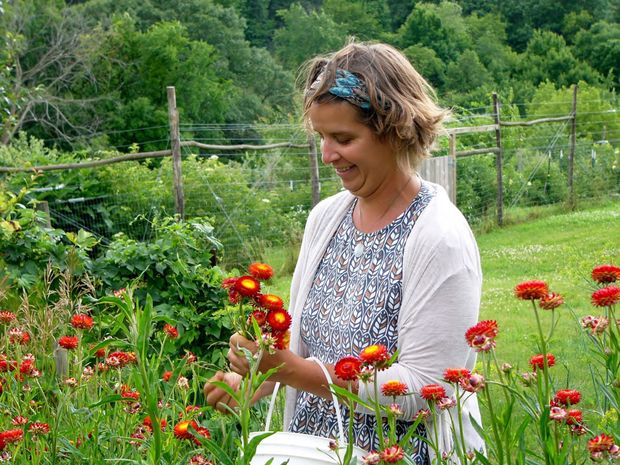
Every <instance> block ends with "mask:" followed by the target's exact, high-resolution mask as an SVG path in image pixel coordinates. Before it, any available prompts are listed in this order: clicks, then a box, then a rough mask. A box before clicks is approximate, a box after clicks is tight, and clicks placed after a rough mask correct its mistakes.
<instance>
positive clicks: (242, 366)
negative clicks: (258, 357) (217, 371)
mask: <svg viewBox="0 0 620 465" xmlns="http://www.w3.org/2000/svg"><path fill="white" fill-rule="evenodd" d="M228 344H229V346H230V348H229V349H228V354H227V355H226V357H227V358H228V362H229V366H230V369H231V371H233V372H235V373H238V374H239V375H241V376H245V375H247V374H248V373H249V371H250V364H249V363H248V359H247V358H246V356H245V353H244V352H243V351H242V350H241V349H242V348H243V349H247V350H249V351H250V352H251V353H252V354H256V352H257V351H258V344H256V342H254V341H250V340H248V339H246V338H245V337H243V336H242V335H241V334H239V333H235V334H233V335H232V336H230V340H229V342H228Z"/></svg>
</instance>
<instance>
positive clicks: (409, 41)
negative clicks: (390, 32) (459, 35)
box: [396, 5, 458, 61]
mask: <svg viewBox="0 0 620 465" xmlns="http://www.w3.org/2000/svg"><path fill="white" fill-rule="evenodd" d="M396 40H397V43H398V45H399V46H400V47H401V48H407V47H409V46H410V45H416V44H419V45H423V46H424V47H428V48H430V49H433V50H435V52H436V53H437V56H439V58H440V59H442V60H444V61H452V60H453V59H455V58H456V57H457V55H458V50H457V47H456V44H455V43H454V40H453V39H452V38H451V37H450V34H449V33H448V31H447V29H446V28H445V27H444V26H443V24H442V22H441V18H440V17H439V16H438V15H437V14H436V13H435V12H434V11H432V9H431V8H427V7H426V6H424V5H416V7H415V8H414V10H413V11H412V12H411V14H410V15H409V16H408V17H407V20H406V21H405V23H404V24H403V25H402V26H401V27H400V28H399V29H398V32H397V35H396Z"/></svg>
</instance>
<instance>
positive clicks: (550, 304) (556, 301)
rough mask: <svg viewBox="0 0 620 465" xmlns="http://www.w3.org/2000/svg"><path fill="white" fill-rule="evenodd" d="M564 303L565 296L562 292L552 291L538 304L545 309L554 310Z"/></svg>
mask: <svg viewBox="0 0 620 465" xmlns="http://www.w3.org/2000/svg"><path fill="white" fill-rule="evenodd" d="M563 303H564V298H563V297H562V296H561V295H560V294H556V293H555V292H550V293H549V294H547V295H546V296H545V297H543V298H542V299H540V302H539V303H538V305H540V308H542V309H544V310H553V309H555V308H558V307H559V306H560V305H562V304H563Z"/></svg>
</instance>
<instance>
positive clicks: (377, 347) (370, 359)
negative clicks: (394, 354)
mask: <svg viewBox="0 0 620 465" xmlns="http://www.w3.org/2000/svg"><path fill="white" fill-rule="evenodd" d="M359 359H360V360H361V361H362V362H363V363H366V364H368V365H375V366H377V367H379V366H383V365H384V364H385V363H386V362H387V361H388V360H389V359H390V354H389V353H388V350H387V347H386V346H384V345H383V344H373V345H371V346H368V347H366V348H365V349H363V350H362V351H361V352H360V355H359Z"/></svg>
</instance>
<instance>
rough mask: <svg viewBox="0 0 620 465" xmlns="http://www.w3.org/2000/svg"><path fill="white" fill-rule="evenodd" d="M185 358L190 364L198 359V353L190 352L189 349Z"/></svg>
mask: <svg viewBox="0 0 620 465" xmlns="http://www.w3.org/2000/svg"><path fill="white" fill-rule="evenodd" d="M183 358H184V359H186V360H187V363H188V364H192V363H195V362H197V361H198V357H196V354H194V353H193V352H190V351H189V350H186V351H185V355H184V356H183Z"/></svg>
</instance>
